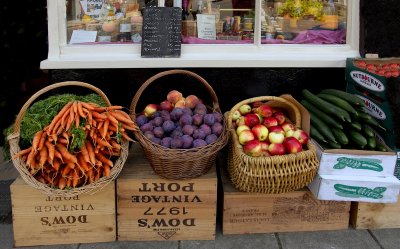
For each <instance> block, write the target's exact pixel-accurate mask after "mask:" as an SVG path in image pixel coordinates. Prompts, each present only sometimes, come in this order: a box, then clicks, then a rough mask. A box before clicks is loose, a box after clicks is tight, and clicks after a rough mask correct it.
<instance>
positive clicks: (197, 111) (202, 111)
mask: <svg viewBox="0 0 400 249" xmlns="http://www.w3.org/2000/svg"><path fill="white" fill-rule="evenodd" d="M193 113H194V114H201V115H205V114H207V109H194V111H193Z"/></svg>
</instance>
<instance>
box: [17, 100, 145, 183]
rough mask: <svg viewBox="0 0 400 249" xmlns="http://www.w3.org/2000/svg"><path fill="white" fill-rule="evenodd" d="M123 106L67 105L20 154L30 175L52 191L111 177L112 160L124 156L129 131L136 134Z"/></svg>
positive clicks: (72, 103)
mask: <svg viewBox="0 0 400 249" xmlns="http://www.w3.org/2000/svg"><path fill="white" fill-rule="evenodd" d="M121 109H122V107H121V106H110V107H100V106H98V105H96V104H94V103H86V102H80V101H73V102H69V103H67V104H66V105H65V106H64V107H63V108H62V109H61V110H60V112H59V113H58V114H57V115H56V116H55V117H54V118H53V120H52V121H51V123H50V124H49V125H48V126H46V127H45V128H44V129H43V130H40V131H38V132H37V133H36V134H35V136H34V138H33V141H32V146H31V147H29V148H27V149H25V150H22V151H20V152H19V153H17V154H16V155H15V156H14V158H17V157H22V159H23V160H24V161H25V163H26V165H27V168H28V170H29V171H30V173H31V174H32V175H33V176H34V177H35V178H36V179H37V180H38V181H40V182H42V183H44V184H47V185H49V186H50V187H57V188H59V189H64V188H76V187H80V186H84V185H86V184H90V183H93V182H95V181H96V180H98V179H99V178H101V177H103V176H106V177H107V176H110V172H111V168H112V167H113V166H114V163H113V159H114V158H115V157H118V156H119V155H120V153H121V141H122V139H125V140H128V141H133V140H132V139H131V138H130V137H129V136H128V135H127V131H134V130H137V127H136V126H135V124H134V123H133V122H132V120H131V119H130V117H129V116H128V115H127V114H126V113H125V112H123V111H122V110H121Z"/></svg>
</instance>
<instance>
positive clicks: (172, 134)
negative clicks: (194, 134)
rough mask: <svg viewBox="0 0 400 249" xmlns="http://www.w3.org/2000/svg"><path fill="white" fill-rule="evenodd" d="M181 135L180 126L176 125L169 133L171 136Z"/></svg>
mask: <svg viewBox="0 0 400 249" xmlns="http://www.w3.org/2000/svg"><path fill="white" fill-rule="evenodd" d="M182 136H183V132H182V128H181V127H176V128H175V130H174V131H172V133H171V137H172V138H174V137H182Z"/></svg>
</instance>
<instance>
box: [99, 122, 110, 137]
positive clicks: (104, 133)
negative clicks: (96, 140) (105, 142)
mask: <svg viewBox="0 0 400 249" xmlns="http://www.w3.org/2000/svg"><path fill="white" fill-rule="evenodd" d="M109 124H110V120H109V119H106V121H104V124H103V129H102V133H101V137H102V138H106V133H107V131H108V125H109Z"/></svg>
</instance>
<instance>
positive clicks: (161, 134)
mask: <svg viewBox="0 0 400 249" xmlns="http://www.w3.org/2000/svg"><path fill="white" fill-rule="evenodd" d="M153 133H154V136H155V137H158V138H163V137H164V129H163V128H162V127H156V128H154V130H153Z"/></svg>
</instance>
